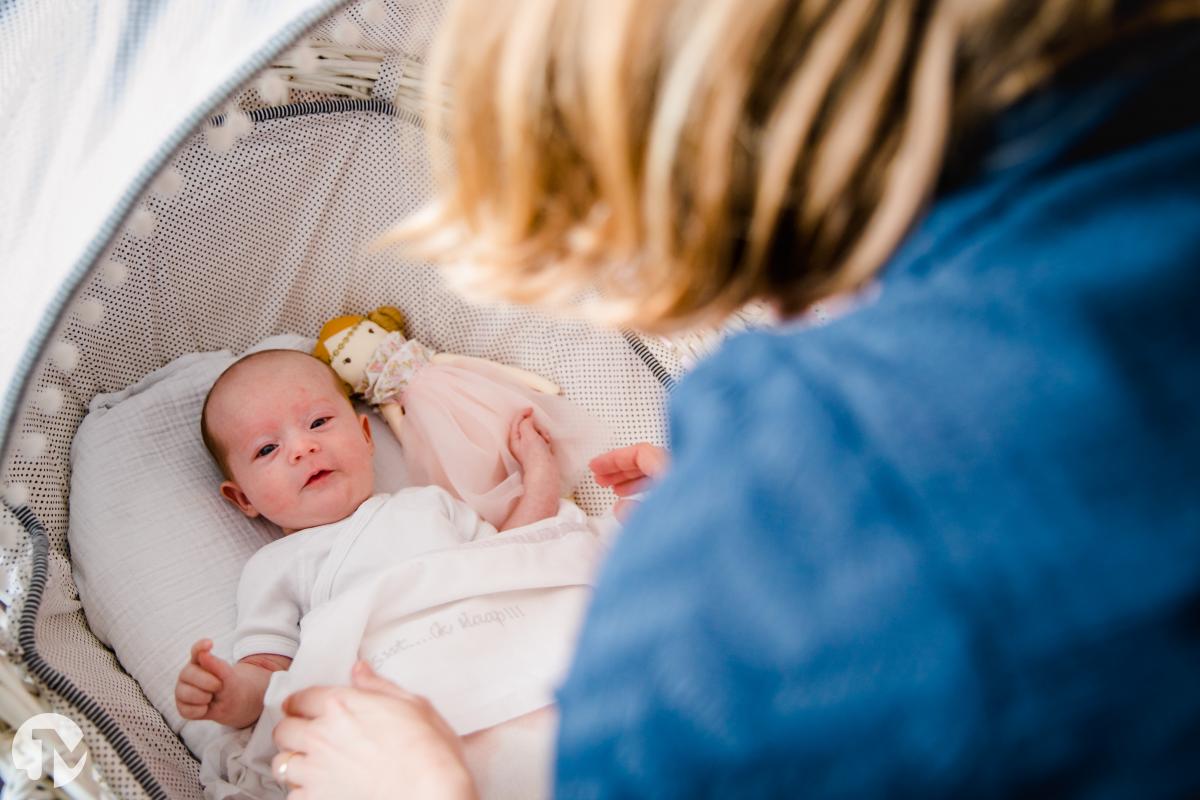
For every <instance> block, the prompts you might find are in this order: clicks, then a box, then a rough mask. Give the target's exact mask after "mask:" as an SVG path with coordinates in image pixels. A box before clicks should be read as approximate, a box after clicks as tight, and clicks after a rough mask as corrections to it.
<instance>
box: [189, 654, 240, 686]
mask: <svg viewBox="0 0 1200 800" xmlns="http://www.w3.org/2000/svg"><path fill="white" fill-rule="evenodd" d="M196 663H197V664H198V665H199V666H200V668H201V669H203V670H207V671H208V672H210V673H212V674H213V675H215V676H216V677H217V680H219V681H221V683H222V685H223V684H224V683H225V681H227V680H229V678H231V677H232V676H233V667H231V666H230V665H229V662H227V661H225V660H224V659H220V658H217V657H216V656H214V655H213V654H212V653H211V652H209V651H207V650H206V651H203V652H201V653H199V654H198V655H197V656H196Z"/></svg>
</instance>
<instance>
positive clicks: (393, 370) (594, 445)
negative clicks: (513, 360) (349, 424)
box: [313, 306, 605, 526]
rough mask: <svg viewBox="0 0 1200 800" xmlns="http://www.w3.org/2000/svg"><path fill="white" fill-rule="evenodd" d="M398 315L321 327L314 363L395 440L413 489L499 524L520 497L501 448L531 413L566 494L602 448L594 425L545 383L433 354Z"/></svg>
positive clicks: (385, 309)
mask: <svg viewBox="0 0 1200 800" xmlns="http://www.w3.org/2000/svg"><path fill="white" fill-rule="evenodd" d="M403 320H404V318H403V315H402V314H401V313H400V311H399V310H398V309H395V308H393V307H391V306H381V307H380V308H378V309H376V310H375V311H373V312H371V313H370V314H368V315H367V316H365V317H363V316H356V315H349V316H342V317H337V318H335V319H332V320H330V321H329V322H327V323H325V325H324V326H323V327H322V328H321V332H320V334H319V335H318V337H317V344H316V347H315V348H314V349H313V355H315V356H316V357H317V358H319V359H321V360H322V361H324V362H325V363H327V364H329V365H330V366H331V367H332V368H333V370H334V372H336V373H337V374H338V376H339V377H340V378H341V379H342V380H343V381H344V382H345V384H346V387H347V391H348V392H349V393H350V394H352V395H355V396H359V397H361V398H362V399H363V400H364V401H366V402H367V403H368V404H370V405H371V406H373V407H374V408H375V409H376V410H377V411H378V412H379V414H380V415H381V416H382V417H383V419H384V420H385V421H386V422H387V425H388V427H389V428H390V429H391V430H392V433H394V434H395V436H396V438H397V439H398V440H399V441H400V445H401V448H402V450H403V453H404V460H405V465H406V467H407V468H408V477H409V480H410V481H411V482H412V483H413V484H415V485H425V484H435V485H438V486H441V487H442V488H444V489H446V490H447V491H449V492H450V493H451V494H453V495H455V496H456V497H458V498H460V499H461V500H463V501H465V502H466V503H467V504H468V505H470V506H471V507H472V508H473V509H475V511H476V512H477V513H478V514H479V515H480V516H481V517H483V518H484V519H485V520H487V521H488V522H490V523H492V524H493V525H496V526H499V525H500V524H501V523H502V522H503V521H504V519H505V518H506V517H507V516H508V514H509V512H510V511H511V510H512V508H513V506H514V505H515V504H516V501H517V498H519V497H520V496H521V492H522V487H521V474H520V465H519V464H518V463H517V460H516V458H514V457H513V455H512V453H511V452H510V451H509V448H508V430H509V425H510V423H511V421H512V419H513V416H514V415H515V414H516V413H517V412H518V411H520V410H522V409H525V408H533V410H534V419H535V420H536V421H537V423H538V424H539V425H540V426H541V427H542V428H543V430H545V431H546V432H547V433H548V434H549V435H550V439H551V442H552V443H553V449H554V456H555V459H556V461H557V462H558V466H559V473H560V477H561V478H562V481H563V488H564V491H565V492H568V493H569V492H570V490H571V489H572V488H573V487H574V485H575V483H576V482H577V481H578V479H579V478H580V477H581V475H582V474H583V471H584V468H585V466H586V464H587V459H588V458H589V457H590V456H592V455H595V454H596V453H597V452H600V450H601V449H602V448H603V446H604V438H605V437H604V436H603V434H602V430H601V426H600V425H599V424H598V423H597V422H596V421H595V420H594V419H592V418H591V417H590V415H588V414H587V413H585V412H584V411H583V410H582V409H580V408H578V407H577V406H576V405H575V404H574V403H572V402H571V401H569V400H567V399H566V398H565V397H560V396H559V391H560V390H559V388H558V386H556V385H555V384H554V383H552V382H551V381H549V380H547V379H545V378H543V377H541V376H540V375H535V374H534V373H532V372H527V371H525V370H522V369H518V368H516V367H511V366H508V365H505V364H498V363H496V362H494V361H488V360H487V359H482V358H474V357H471V356H464V355H455V354H451V353H435V352H433V351H432V350H430V349H429V348H427V347H425V345H423V344H421V343H420V342H418V341H416V340H415V339H406V338H405V336H404V334H403V333H402V331H401V327H402V325H403Z"/></svg>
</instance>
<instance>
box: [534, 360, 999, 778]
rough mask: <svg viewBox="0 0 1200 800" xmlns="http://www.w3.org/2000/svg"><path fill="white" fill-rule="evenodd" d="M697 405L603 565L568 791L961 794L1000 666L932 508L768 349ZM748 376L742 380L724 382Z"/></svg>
mask: <svg viewBox="0 0 1200 800" xmlns="http://www.w3.org/2000/svg"><path fill="white" fill-rule="evenodd" d="M739 344H740V345H741V346H738V345H735V346H734V347H733V348H732V351H727V352H725V353H724V354H723V356H724V357H723V358H721V359H720V360H719V363H715V364H713V365H712V366H711V368H702V369H701V370H700V371H699V372H698V373H697V374H696V375H694V376H693V377H692V378H691V379H690V380H689V381H687V382H686V383H685V384H684V385H683V386H682V387H681V389H680V391H681V392H682V393H686V402H681V403H679V408H678V411H677V413H676V415H675V417H674V419H673V420H672V430H673V438H674V445H675V451H674V457H675V462H674V464H673V468H672V470H671V473H670V475H669V477H668V478H666V479H665V480H664V481H663V482H662V484H661V485H659V486H658V487H656V489H655V491H654V492H653V493H652V495H651V498H650V499H649V500H648V501H647V503H646V504H645V505H644V507H643V508H642V509H641V510H640V512H639V513H638V514H637V515H636V517H635V518H634V519H633V520H631V521H630V523H629V525H628V527H627V529H626V530H625V532H624V533H623V534H622V535H621V537H620V538H619V539H618V542H617V546H616V548H615V550H614V552H613V553H612V556H611V559H610V560H609V562H608V563H607V564H606V565H605V568H604V571H603V574H602V576H601V580H600V582H599V586H600V588H599V590H598V591H597V594H596V597H595V601H594V606H593V608H592V610H591V613H590V618H589V621H588V624H587V625H586V627H585V630H584V633H583V637H582V640H581V642H580V647H579V652H578V657H577V659H576V662H575V664H574V667H573V669H572V672H571V675H570V678H569V680H568V682H567V684H566V685H565V686H564V687H563V689H562V692H561V704H562V729H561V735H560V740H559V762H558V773H557V776H558V777H557V796H559V797H565V798H572V797H621V796H640V797H697V796H717V797H719V796H737V797H747V796H793V797H796V796H811V797H855V796H871V795H878V794H916V795H920V794H929V793H930V792H934V793H936V792H937V791H938V790H939V789H941V790H946V789H947V787H949V786H952V785H954V781H955V779H956V775H955V770H956V769H958V765H960V764H961V763H962V761H963V754H964V751H965V750H968V749H970V748H971V747H972V746H973V741H972V738H971V732H972V731H973V730H976V729H977V728H978V725H979V721H980V715H981V714H982V713H984V708H983V704H982V702H981V697H982V696H983V694H985V691H984V689H983V687H981V686H980V683H979V680H980V678H979V664H978V659H979V658H980V656H981V652H980V651H979V650H978V649H977V648H976V647H975V645H974V644H973V642H972V641H971V638H970V634H969V628H968V626H967V625H965V624H964V620H963V619H962V617H961V615H960V613H959V610H958V609H957V608H956V603H955V596H954V587H953V586H952V585H950V584H948V583H947V582H945V581H943V580H942V575H940V574H939V569H938V565H937V563H936V562H934V561H933V560H931V559H929V558H928V557H927V556H926V554H925V553H924V552H922V548H921V543H920V539H919V537H912V536H907V535H906V532H907V531H909V530H911V528H912V527H913V526H917V525H922V524H924V522H923V520H922V519H921V515H922V513H923V512H922V510H921V509H920V507H919V506H918V505H917V504H915V503H914V502H913V501H912V497H911V496H910V495H909V493H908V491H907V488H906V487H905V485H904V484H903V482H902V481H901V480H899V479H898V478H897V476H896V475H895V474H894V473H893V472H891V471H890V469H889V467H888V465H887V464H886V463H883V462H881V461H879V460H878V459H875V458H873V457H871V456H870V455H868V454H864V453H863V452H861V451H860V450H859V449H858V448H855V447H853V446H846V445H847V444H850V445H852V444H853V442H854V440H855V439H856V438H857V437H861V436H862V431H859V430H856V429H855V426H854V422H853V420H852V418H851V417H850V416H849V415H848V414H839V413H837V411H836V409H837V408H838V407H839V406H838V398H837V397H832V396H831V397H826V398H818V397H816V396H814V394H813V391H812V388H811V386H812V384H811V383H810V382H809V381H808V380H806V376H805V374H804V371H803V370H802V369H800V368H799V367H798V366H797V365H794V364H790V365H789V364H788V363H787V362H786V360H779V356H780V354H779V353H778V352H775V351H774V349H773V348H772V347H771V346H770V342H769V340H767V341H765V342H763V341H760V342H757V343H755V342H746V343H739ZM726 370H732V371H733V372H735V373H737V374H723V373H724V372H725V371H726Z"/></svg>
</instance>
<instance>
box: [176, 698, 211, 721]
mask: <svg viewBox="0 0 1200 800" xmlns="http://www.w3.org/2000/svg"><path fill="white" fill-rule="evenodd" d="M175 707H176V708H177V709H179V716H181V717H183V718H184V719H204V715H205V714H207V713H208V706H207V705H203V706H200V705H193V704H191V703H180V702H179V701H176V702H175Z"/></svg>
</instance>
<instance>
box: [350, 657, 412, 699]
mask: <svg viewBox="0 0 1200 800" xmlns="http://www.w3.org/2000/svg"><path fill="white" fill-rule="evenodd" d="M350 682H351V684H352V685H353V686H354V687H355V688H357V689H364V690H366V691H371V692H380V693H382V694H387V695H390V696H392V697H395V698H398V699H400V700H411V699H413V698H415V697H416V695H414V694H413V693H412V692H409V691H407V690H405V689H404V688H402V687H401V686H399V685H398V684H396V683H394V682H392V681H390V680H388V679H387V678H385V677H383V676H382V675H380V674H379V673H378V672H376V671H375V670H373V669H371V665H370V664H368V663H367V662H366V661H363V660H361V659H359V661H358V662H357V663H356V664H355V665H354V668H353V669H352V670H351V671H350Z"/></svg>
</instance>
